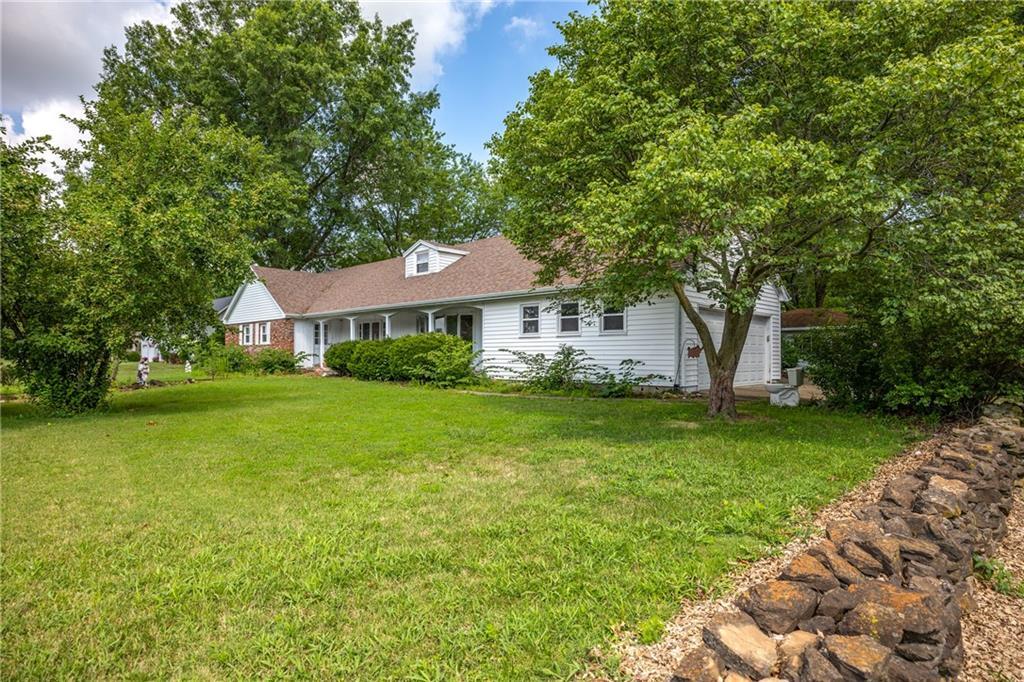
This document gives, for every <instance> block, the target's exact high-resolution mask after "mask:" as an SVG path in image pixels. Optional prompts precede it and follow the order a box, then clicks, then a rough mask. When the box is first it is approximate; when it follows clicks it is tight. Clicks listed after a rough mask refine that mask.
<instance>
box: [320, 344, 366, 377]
mask: <svg viewBox="0 0 1024 682" xmlns="http://www.w3.org/2000/svg"><path fill="white" fill-rule="evenodd" d="M361 343H366V342H365V341H342V342H341V343H336V344H334V345H333V346H331V347H330V348H328V349H327V351H326V352H325V353H324V364H325V365H327V366H328V367H330V368H331V369H333V370H334V371H335V372H337V373H338V374H341V375H342V376H349V375H350V374H352V372H351V371H350V370H349V368H348V363H349V360H351V359H352V353H353V352H355V349H356V348H358V347H359V344H361Z"/></svg>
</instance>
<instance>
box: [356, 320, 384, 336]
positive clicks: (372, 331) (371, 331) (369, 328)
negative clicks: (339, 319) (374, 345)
mask: <svg viewBox="0 0 1024 682" xmlns="http://www.w3.org/2000/svg"><path fill="white" fill-rule="evenodd" d="M359 338H360V339H361V340H363V341H368V340H375V339H379V338H380V322H361V323H359Z"/></svg>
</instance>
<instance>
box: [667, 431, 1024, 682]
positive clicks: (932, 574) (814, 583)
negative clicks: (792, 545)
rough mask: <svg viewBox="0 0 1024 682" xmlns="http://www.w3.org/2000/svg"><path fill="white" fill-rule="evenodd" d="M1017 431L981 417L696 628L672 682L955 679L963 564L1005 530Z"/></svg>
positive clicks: (968, 567)
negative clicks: (695, 644) (697, 639)
mask: <svg viewBox="0 0 1024 682" xmlns="http://www.w3.org/2000/svg"><path fill="white" fill-rule="evenodd" d="M1022 477H1024V428H1022V427H1021V424H1020V421H1019V420H1017V419H1015V418H1012V417H1001V418H998V419H990V418H983V419H982V420H981V421H980V422H979V423H978V424H977V425H975V426H972V427H970V428H966V429H959V430H956V431H954V432H952V434H951V435H950V436H949V437H948V438H946V439H944V440H943V442H942V443H941V445H940V446H939V447H938V449H937V451H936V454H935V455H934V456H933V457H931V458H929V460H928V461H927V462H926V463H925V464H924V465H922V466H921V467H919V468H918V469H917V470H916V471H915V472H914V473H913V474H912V475H907V476H901V477H900V478H898V479H896V480H894V481H892V482H891V483H890V484H889V485H888V486H887V487H886V488H885V491H884V492H883V494H882V496H881V500H879V502H878V503H876V504H872V505H869V506H867V507H863V508H861V509H859V510H857V512H855V514H854V515H855V516H856V518H855V519H852V520H849V521H843V522H837V523H834V524H832V525H830V526H829V527H828V528H827V529H826V535H827V539H825V540H822V541H821V542H819V543H818V544H816V545H814V546H812V547H810V548H809V549H807V550H806V551H805V552H803V553H801V554H799V555H798V556H797V557H796V558H794V559H793V560H792V562H791V563H790V564H789V565H788V566H787V567H786V569H785V570H784V571H783V572H782V574H781V575H780V576H779V577H778V579H776V580H769V581H767V582H764V583H760V584H757V585H755V586H753V587H751V588H750V589H749V590H747V591H746V592H744V593H743V594H742V595H740V596H739V597H738V598H737V599H736V601H735V603H734V606H735V608H734V609H730V610H725V611H722V612H720V613H718V614H716V615H715V616H714V617H713V618H712V619H711V621H710V622H709V623H708V624H707V625H706V626H705V627H704V630H703V641H704V645H703V646H702V647H700V648H698V649H697V650H695V651H693V652H691V653H690V654H689V655H687V656H686V658H685V659H684V660H683V662H682V664H681V665H680V666H679V668H678V669H677V671H676V672H675V674H674V675H673V676H672V678H671V680H672V682H690V681H692V682H718V681H721V680H727V681H728V682H743V681H744V680H790V681H791V682H830V681H833V680H834V681H836V682H839V681H841V680H858V681H860V680H893V681H896V682H900V681H911V680H914V681H916V680H941V679H955V678H956V676H957V675H958V674H959V673H960V671H961V669H962V667H963V642H962V634H961V618H962V616H963V613H964V610H965V609H968V608H970V607H971V606H972V604H973V599H972V597H971V582H970V580H968V578H969V577H970V575H971V571H972V562H973V557H974V555H976V554H980V555H987V554H990V553H991V552H992V551H994V549H995V547H996V546H997V545H998V543H999V541H1000V540H1001V539H1002V538H1003V536H1004V535H1005V534H1006V517H1007V515H1008V514H1009V512H1010V507H1011V504H1012V501H1013V489H1014V485H1015V483H1016V482H1017V481H1018V480H1019V479H1021V478H1022Z"/></svg>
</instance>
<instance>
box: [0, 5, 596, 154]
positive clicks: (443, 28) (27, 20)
mask: <svg viewBox="0 0 1024 682" xmlns="http://www.w3.org/2000/svg"><path fill="white" fill-rule="evenodd" d="M362 6H363V12H364V14H366V15H367V16H371V15H373V14H374V13H379V14H380V16H381V18H382V19H384V21H386V22H389V23H390V22H396V21H401V20H404V19H412V21H413V25H414V26H415V28H416V31H417V33H418V35H419V38H418V40H417V45H416V66H415V68H414V72H413V84H414V86H415V87H417V88H419V89H425V88H430V87H434V86H436V87H437V88H438V90H439V91H440V93H441V108H440V110H439V111H438V112H437V124H438V127H439V128H440V129H441V130H442V131H443V132H444V133H445V136H446V139H447V140H448V141H449V142H450V143H452V144H454V145H455V146H456V147H457V148H458V149H459V150H460V151H463V152H467V153H470V154H472V155H473V156H474V157H476V158H477V159H479V160H484V159H485V158H486V150H485V149H484V143H485V142H486V141H487V139H488V138H490V136H491V135H492V134H493V133H494V132H496V131H497V130H499V129H500V128H501V122H502V119H503V118H504V117H505V114H506V113H508V111H509V110H510V109H511V108H512V107H513V106H515V103H516V102H518V101H520V100H522V99H523V98H525V96H526V94H527V92H528V87H529V83H528V80H527V79H528V77H529V75H530V74H531V73H533V72H534V71H536V70H537V69H539V68H541V67H543V66H547V65H549V64H551V59H550V57H548V56H547V54H546V52H545V48H546V47H547V46H548V45H550V44H552V43H554V42H557V39H558V32H557V30H556V29H555V27H554V26H553V22H555V21H559V20H562V19H565V18H566V17H567V16H568V14H569V12H570V11H573V10H577V11H586V9H587V8H586V6H585V5H583V4H582V3H580V2H523V1H513V0H480V1H478V2H468V1H458V0H424V1H421V2H413V1H408V0H397V1H394V2H388V1H383V0H382V1H374V2H363V3H362ZM145 20H148V21H154V22H163V23H169V22H170V21H171V14H170V8H169V5H168V3H167V2H159V1H156V0H133V1H127V2H43V1H31V2H19V1H11V0H3V1H2V3H0V33H2V35H0V62H2V74H0V110H2V112H3V118H4V123H5V125H6V127H7V129H8V131H7V134H8V137H9V138H10V139H11V140H13V141H17V140H19V139H23V138H25V137H33V136H38V135H50V136H51V137H52V138H53V143H54V144H56V145H58V146H65V147H66V146H72V145H74V144H76V142H77V140H78V136H77V130H76V129H75V128H74V126H72V125H71V124H69V123H67V122H66V121H63V120H62V119H61V115H62V114H65V115H72V116H73V115H75V114H77V113H78V112H80V111H81V108H80V105H79V104H78V98H79V96H81V95H84V96H85V97H86V98H88V97H90V96H91V95H92V94H93V90H92V86H93V85H94V84H95V83H96V81H97V80H98V74H99V71H100V60H101V57H102V52H103V48H104V47H106V46H108V45H117V46H118V47H120V46H121V45H122V44H123V42H124V27H125V26H127V25H129V24H133V23H137V22H139V21H145Z"/></svg>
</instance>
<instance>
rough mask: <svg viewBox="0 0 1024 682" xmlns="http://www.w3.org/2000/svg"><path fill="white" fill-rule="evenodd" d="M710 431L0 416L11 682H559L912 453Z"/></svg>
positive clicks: (211, 406)
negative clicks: (627, 630) (267, 680)
mask: <svg viewBox="0 0 1024 682" xmlns="http://www.w3.org/2000/svg"><path fill="white" fill-rule="evenodd" d="M703 409H704V408H703V406H702V405H699V404H695V403H680V402H670V401H659V400H633V401H595V400H581V401H567V400H551V399H524V398H518V397H495V396H474V395H466V394H460V393H455V392H443V391H438V390H431V389H426V388H416V387H407V386H396V385H385V384H377V383H360V382H356V381H352V380H346V379H318V378H315V377H308V376H295V377H266V378H236V379H229V380H223V381H221V380H218V381H214V382H209V381H207V382H201V383H197V384H191V385H178V386H173V387H165V388H158V389H152V390H146V391H134V392H129V393H120V394H117V395H116V396H115V397H114V400H113V405H112V407H111V409H110V410H109V411H107V412H104V413H101V414H96V415H91V416H85V417H78V418H73V419H53V418H46V417H43V416H40V415H39V414H37V413H36V412H34V408H33V407H32V406H30V405H27V404H13V405H8V406H5V407H4V408H3V418H2V427H3V435H2V439H3V443H2V445H3V468H2V484H3V493H4V494H3V553H4V559H3V565H2V573H0V578H2V580H0V595H2V598H3V633H2V638H3V641H2V643H0V644H2V647H0V649H2V653H0V656H2V668H0V674H2V676H3V678H4V679H13V678H47V679H51V678H61V677H76V678H95V677H112V676H116V677H124V676H130V677H146V678H149V677H161V678H162V677H187V678H195V677H203V678H209V677H214V678H223V677H235V678H252V677H256V676H261V677H266V676H307V677H331V678H342V679H356V678H359V679H372V678H391V679H394V678H403V679H424V680H425V679H452V678H457V679H465V680H477V679H479V680H491V679H525V678H550V677H566V676H569V675H571V674H572V673H573V672H574V671H576V670H578V669H579V667H580V666H581V665H583V664H584V663H585V660H586V653H587V651H588V650H589V649H590V648H591V647H593V646H594V645H600V644H605V643H607V642H608V641H609V640H610V639H611V638H612V637H613V634H612V627H613V626H615V625H616V624H618V623H625V624H627V625H628V626H631V627H635V626H636V625H637V624H638V623H642V622H646V623H647V625H646V626H645V629H647V630H650V629H651V623H655V624H656V623H657V622H658V619H663V618H667V617H669V616H670V615H671V614H672V613H673V611H674V610H675V608H676V605H677V604H678V601H679V600H680V598H682V597H684V596H686V595H691V594H695V593H696V592H697V591H698V590H701V589H706V588H719V587H722V586H723V584H724V581H725V580H726V576H725V574H726V572H727V571H728V570H730V566H732V565H734V562H736V561H737V560H741V559H744V558H749V557H752V556H754V555H755V554H756V553H758V552H763V551H765V548H766V547H767V546H768V545H771V544H773V543H779V542H781V541H782V540H783V539H784V537H785V534H786V533H791V532H794V530H795V529H796V527H797V524H798V520H799V519H800V518H803V517H802V516H801V515H800V514H799V513H798V511H795V510H798V508H799V507H805V508H814V507H818V506H820V505H821V504H823V503H825V502H826V501H827V500H829V499H831V498H833V497H835V496H836V495H838V494H839V493H841V492H842V491H844V490H846V489H848V488H850V487H851V486H853V485H854V484H855V483H856V482H858V481H860V480H862V479H864V478H865V477H867V476H869V475H870V473H871V471H872V470H873V468H874V467H875V465H877V464H878V463H879V462H880V461H882V460H883V459H885V458H886V457H888V456H890V455H892V454H893V453H894V452H896V451H897V450H898V449H899V448H900V447H901V444H902V443H903V442H904V441H905V440H906V439H907V438H908V436H909V435H910V434H908V432H907V431H906V430H905V429H903V428H902V427H900V426H898V425H896V424H893V423H887V422H883V421H879V420H871V419H866V418H862V417H854V416H845V415H835V414H829V413H827V412H824V411H820V410H816V409H799V410H791V411H783V410H777V409H773V408H770V407H768V406H767V405H761V404H744V405H743V412H744V417H745V419H743V420H741V421H739V422H737V423H734V424H729V423H720V422H707V421H704V420H703V419H702V417H701V414H702V412H703ZM654 631H655V633H656V632H657V628H656V627H655V628H654Z"/></svg>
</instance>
